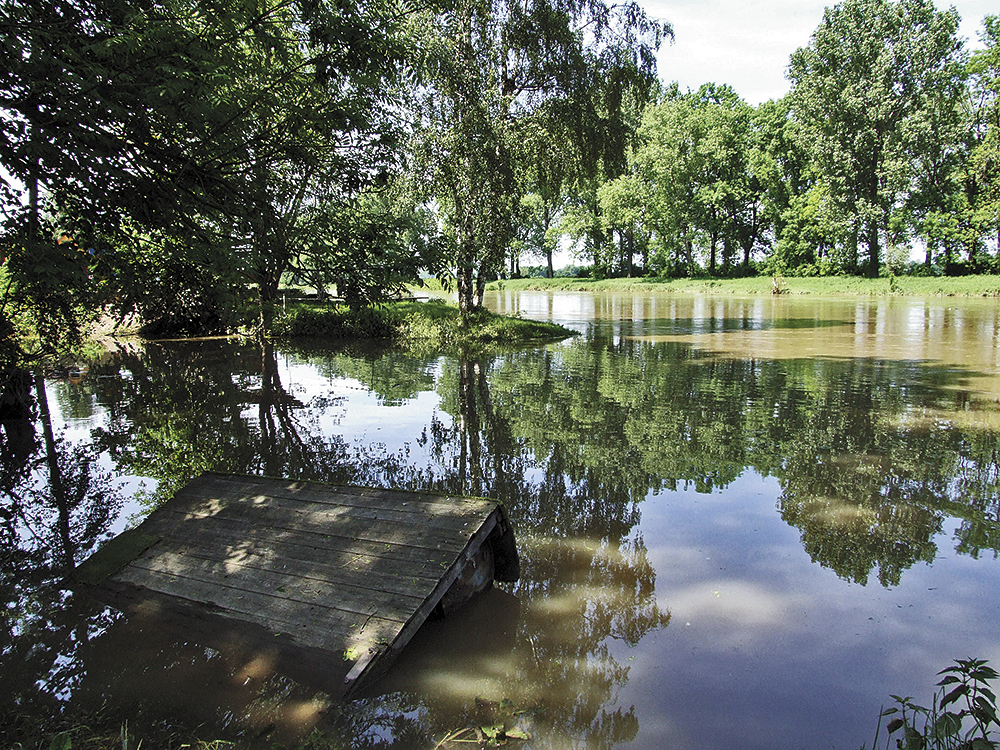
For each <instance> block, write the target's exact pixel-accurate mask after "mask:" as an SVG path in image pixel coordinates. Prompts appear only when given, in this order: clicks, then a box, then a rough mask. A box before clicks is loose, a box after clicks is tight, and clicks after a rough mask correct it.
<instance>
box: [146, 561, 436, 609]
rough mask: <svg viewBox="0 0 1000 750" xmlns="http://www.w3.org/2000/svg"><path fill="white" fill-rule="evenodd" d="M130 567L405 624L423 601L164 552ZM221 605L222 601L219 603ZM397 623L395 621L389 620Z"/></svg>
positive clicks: (317, 575)
mask: <svg viewBox="0 0 1000 750" xmlns="http://www.w3.org/2000/svg"><path fill="white" fill-rule="evenodd" d="M131 567H132V568H135V569H139V570H145V571H147V572H148V573H150V574H151V575H150V576H148V578H151V579H152V578H155V577H156V576H157V575H160V574H168V575H172V576H176V577H178V578H187V579H191V580H193V581H200V582H205V583H222V584H223V585H224V586H226V587H227V588H230V589H236V588H238V589H240V590H241V591H245V592H247V593H250V594H255V593H256V594H263V595H272V592H273V595H275V596H287V597H288V598H289V599H292V600H295V601H299V602H303V603H306V604H315V605H317V606H321V607H326V608H329V609H337V610H341V611H345V612H358V613H361V614H365V615H367V614H368V613H370V612H371V611H372V607H374V608H375V609H377V611H378V612H380V613H381V614H383V615H386V616H388V615H389V613H393V614H396V613H398V619H399V620H400V622H405V621H406V620H407V619H408V618H409V616H410V613H412V612H413V610H414V609H416V608H417V607H419V606H420V604H421V603H422V602H423V599H424V596H423V594H420V595H414V594H413V593H412V589H411V592H410V593H399V592H393V591H380V590H378V589H375V588H373V587H370V586H361V585H357V584H348V583H341V582H336V581H334V582H331V581H330V580H328V579H327V578H326V577H325V576H324V575H323V573H324V571H323V570H322V569H320V570H312V571H308V573H305V572H297V571H294V570H288V571H272V570H264V569H261V568H250V567H246V566H239V565H233V566H230V565H226V564H225V563H223V564H222V565H220V564H219V563H218V562H217V561H215V560H208V559H205V558H200V557H193V556H190V555H182V554H179V553H176V552H168V551H164V552H161V553H159V554H152V555H144V556H142V557H140V558H138V559H136V560H135V561H134V562H133V563H132V565H131ZM220 604H221V602H220ZM393 619H396V618H393Z"/></svg>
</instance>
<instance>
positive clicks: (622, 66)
mask: <svg viewBox="0 0 1000 750" xmlns="http://www.w3.org/2000/svg"><path fill="white" fill-rule="evenodd" d="M411 23H412V29H413V34H414V37H415V38H416V39H418V40H419V44H420V50H421V54H422V57H421V59H420V61H419V62H420V75H421V78H422V81H421V83H422V86H421V87H419V88H418V89H416V90H415V91H414V96H413V98H412V100H411V108H412V116H411V118H410V119H411V121H412V122H413V140H412V144H411V151H412V154H413V169H412V174H411V180H412V183H411V184H412V185H413V191H414V193H415V194H416V195H417V196H418V197H419V199H420V200H422V201H427V202H430V201H432V200H433V201H434V203H435V204H436V206H437V208H438V212H439V217H440V221H441V223H442V225H443V226H444V229H445V234H446V235H447V236H448V238H449V240H450V242H451V244H452V247H453V257H452V265H453V267H454V268H455V274H456V278H457V287H458V298H459V307H460V309H461V310H462V312H463V313H467V312H473V311H474V310H476V309H477V308H478V307H480V306H481V304H482V289H483V285H484V284H485V283H486V280H487V278H488V277H490V276H494V275H495V274H496V273H497V272H498V271H499V270H500V269H501V267H502V265H503V259H504V258H505V256H506V253H507V251H508V248H509V246H510V244H511V243H512V242H513V241H514V240H515V239H517V226H516V223H515V222H516V219H517V214H518V213H519V211H520V210H521V202H520V199H521V196H522V195H523V194H524V193H525V192H526V191H527V190H530V189H532V188H534V189H536V191H537V192H539V194H540V195H542V204H543V206H545V207H547V209H550V208H551V205H552V202H553V201H554V200H555V198H556V196H557V195H558V194H559V192H560V187H559V185H560V182H561V179H560V177H559V176H558V175H556V174H555V173H554V171H553V170H552V169H551V168H550V167H551V166H552V165H553V164H555V163H556V162H557V161H559V160H565V159H567V158H570V159H571V160H572V161H573V162H574V163H579V164H580V165H584V166H582V168H581V170H580V171H581V172H583V173H586V174H587V175H590V176H593V177H596V175H597V172H598V167H597V165H598V164H600V163H601V160H602V158H604V157H605V156H606V154H602V153H601V149H602V147H604V146H605V145H609V144H618V145H619V146H622V139H621V138H616V137H615V135H616V133H615V132H614V131H615V130H616V129H617V128H618V127H619V126H620V124H621V117H620V111H621V109H622V106H623V102H622V98H623V95H625V94H629V93H630V92H632V91H633V90H635V89H636V88H642V87H645V90H647V91H648V89H649V87H650V85H651V82H652V80H653V78H654V71H655V58H654V52H655V49H656V47H657V46H658V45H659V43H660V41H661V39H662V38H663V37H664V36H665V35H666V34H667V33H669V29H668V28H667V27H665V26H664V25H661V24H658V23H656V22H653V21H651V20H649V19H648V18H647V17H646V16H645V14H644V13H643V12H642V10H641V9H640V8H639V6H638V5H636V4H634V3H628V4H623V5H615V6H611V7H609V6H607V5H605V4H604V3H603V2H602V1H601V0H586V1H585V2H579V3H570V4H562V5H557V4H555V3H550V2H538V3H533V4H530V5H527V6H524V5H522V4H520V3H512V2H508V1H507V0H487V1H486V2H476V1H475V0H460V1H459V2H456V3H454V4H453V5H452V6H449V7H447V8H443V9H431V10H427V11H424V12H421V13H414V14H412V16H411ZM599 105H600V106H599ZM553 139H554V140H555V141H556V142H557V143H559V144H560V145H562V144H566V146H567V148H560V149H558V150H550V149H547V148H544V147H543V146H544V145H545V144H546V141H547V140H553ZM522 171H523V172H524V173H526V174H525V175H522V174H521V172H522ZM527 173H533V177H527ZM532 183H534V184H532ZM542 223H543V225H545V226H544V229H543V233H544V232H545V231H547V230H548V224H549V221H548V219H543V220H542Z"/></svg>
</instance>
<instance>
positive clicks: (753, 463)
mask: <svg viewBox="0 0 1000 750" xmlns="http://www.w3.org/2000/svg"><path fill="white" fill-rule="evenodd" d="M488 302H489V305H490V306H491V308H493V309H495V310H498V311H501V312H505V313H515V314H520V315H523V316H525V317H531V318H540V319H547V320H554V321H556V322H559V323H562V324H564V325H566V326H567V327H569V328H571V329H573V330H575V331H576V332H578V334H579V335H577V336H575V337H572V338H568V339H566V340H564V341H561V342H557V343H552V344H547V345H544V346H535V347H523V348H518V349H514V350H502V351H494V352H489V353H486V354H478V353H477V354H470V355H468V356H467V357H465V358H458V359H456V358H454V357H450V356H441V355H440V354H439V353H437V352H433V351H430V352H411V353H400V352H395V351H391V350H389V351H386V350H367V349H359V348H351V347H349V348H346V349H345V348H342V347H341V348H338V347H331V346H324V345H322V344H319V343H315V342H311V343H308V344H296V345H288V346H286V345H278V346H276V347H273V348H272V347H261V346H255V345H250V344H242V343H237V342H233V341H226V340H211V341H187V342H154V343H146V344H142V345H140V344H126V345H123V346H122V348H121V349H119V350H118V351H116V352H114V353H110V354H108V355H107V356H105V357H104V358H102V359H101V360H100V361H98V362H94V363H90V364H89V368H87V369H86V370H82V369H81V370H78V371H71V372H67V373H65V374H63V376H61V377H58V378H50V379H48V380H47V381H45V382H44V388H43V389H39V388H38V387H36V384H30V383H29V384H27V385H26V386H25V387H26V389H28V390H29V391H30V392H31V393H33V394H34V396H35V401H36V405H35V412H36V414H37V416H38V418H37V420H35V421H34V422H23V423H15V422H7V423H4V428H3V430H2V431H0V439H2V440H3V449H4V450H3V465H2V466H0V521H2V524H3V525H2V530H3V534H4V538H3V540H2V542H3V551H2V555H3V564H2V568H0V575H2V580H0V586H2V587H3V591H4V594H5V596H6V598H7V609H6V621H5V633H4V635H3V636H0V637H3V638H5V639H6V641H5V642H4V643H3V651H2V656H0V659H2V661H0V695H3V696H5V698H3V700H4V701H6V702H7V703H8V704H13V705H14V706H15V707H18V708H19V710H27V709H29V708H30V709H32V710H57V709H61V708H64V707H69V709H75V708H82V709H87V710H90V711H94V710H97V709H98V708H100V707H101V706H102V705H103V706H105V707H110V709H111V710H114V711H118V712H120V713H121V714H123V715H129V716H134V717H137V718H136V719H135V723H133V724H131V725H130V726H132V727H133V729H132V731H135V732H136V733H137V736H141V721H140V720H139V718H138V717H144V718H143V720H145V721H167V722H183V723H187V724H193V725H197V724H200V725H202V730H201V733H202V734H203V735H209V736H221V737H229V738H235V739H238V740H240V741H241V742H243V743H244V744H259V743H265V742H266V743H274V742H278V743H284V744H294V743H298V742H302V741H304V740H305V739H306V738H309V741H310V742H311V743H312V745H311V746H313V747H330V748H333V747H344V748H347V747H350V748H368V747H371V748H422V749H427V750H430V748H433V747H434V746H435V744H436V743H437V742H439V741H440V740H442V739H443V738H445V737H447V736H449V735H457V737H456V738H457V739H463V738H465V739H469V738H474V736H475V735H474V734H472V733H471V732H466V733H465V734H458V733H460V732H461V731H462V730H471V729H473V728H476V727H478V728H480V731H483V730H482V727H487V728H489V727H493V726H496V725H498V724H501V723H503V724H505V725H506V726H507V728H508V729H511V730H515V731H513V732H512V734H515V735H521V734H523V735H526V736H529V737H530V739H519V738H514V737H512V738H511V739H509V740H508V743H509V745H510V746H512V747H525V748H529V747H530V748H584V747H586V748H679V749H681V750H687V749H691V750H694V749H696V748H734V747H739V748H831V747H833V748H857V747H859V746H860V745H861V744H862V743H866V742H867V743H869V744H870V743H871V741H872V739H873V737H874V733H875V726H876V723H877V721H878V714H879V710H880V708H881V707H882V706H883V705H888V704H889V703H890V702H891V699H890V697H889V696H890V694H898V695H911V696H914V697H915V698H917V699H918V702H929V701H930V699H931V694H932V692H933V686H934V683H935V682H936V681H937V679H938V678H937V677H936V673H937V672H938V670H940V669H942V668H944V667H947V666H950V664H951V663H952V661H953V660H954V659H957V658H965V657H970V656H972V657H978V658H983V659H989V660H990V661H991V662H992V663H993V664H994V665H995V666H1000V640H998V639H997V636H996V634H997V633H998V632H1000V575H998V573H1000V561H998V560H997V553H998V550H1000V522H998V512H1000V306H998V304H997V302H996V301H994V300H954V299H930V300H919V299H909V298H891V299H870V300H869V299H794V298H788V297H773V298H772V297H767V298H747V299H737V298H727V297H699V296H687V295H683V296H678V295H647V294H635V295H632V294H617V295H614V294H609V295H598V294H570V293H565V294H563V293H554V294H542V293H519V294H512V293H508V292H498V293H494V295H493V296H492V297H491V298H490V299H489V300H488ZM206 470H217V471H224V472H233V473H244V474H256V475H267V476H283V477H292V478H296V479H307V480H318V481H326V482H334V483H349V484H357V485H370V486H385V487H398V488H402V489H411V490H434V491H441V492H448V493H463V494H469V495H481V496H486V497H491V498H496V499H499V500H502V501H503V502H504V503H505V504H506V505H507V508H508V514H509V516H510V519H511V522H512V524H513V525H514V527H515V531H516V534H517V538H518V544H519V549H520V553H521V561H522V571H521V573H522V575H521V579H520V581H518V582H517V583H514V584H499V585H497V586H496V587H495V588H494V590H493V591H491V592H489V593H488V594H486V595H483V596H482V597H480V598H479V599H478V600H476V601H474V602H473V603H472V604H470V605H468V606H467V607H466V608H465V609H463V610H462V611H461V612H459V613H458V614H457V616H456V617H455V618H453V619H451V620H445V621H440V622H434V623H430V624H429V625H428V626H426V627H425V628H424V630H423V631H422V632H421V633H419V634H418V636H417V638H416V639H415V640H414V641H413V642H412V643H411V644H410V646H409V647H408V648H407V650H406V651H405V652H404V654H403V656H402V658H401V659H400V660H399V661H398V662H397V663H396V664H395V665H394V666H393V667H392V669H391V670H390V672H389V673H388V674H387V675H386V676H385V678H384V679H383V680H382V681H381V682H379V683H378V684H377V685H376V686H375V687H374V688H373V689H371V690H370V691H369V693H368V694H366V695H364V696H362V697H361V698H360V699H359V700H356V701H353V702H351V703H348V704H332V703H330V702H329V701H327V700H326V698H325V695H324V686H323V680H322V675H308V674H299V673H295V674H291V673H289V671H288V670H286V669H280V670H279V669H278V668H277V667H276V666H275V664H274V663H273V660H271V659H270V657H269V654H268V652H267V651H266V650H265V651H261V650H255V649H252V648H250V647H248V646H247V645H246V644H243V643H240V642H238V641H233V642H224V643H219V642H212V643H206V642H203V641H201V640H198V639H195V638H192V637H190V636H189V635H188V634H185V633H178V632H173V631H170V630H168V629H160V628H157V629H155V630H154V629H151V628H149V627H148V626H146V625H144V623H143V622H142V621H141V620H140V619H138V618H135V619H133V620H132V621H127V620H125V619H124V618H122V617H121V616H119V615H117V614H116V613H114V612H113V611H111V610H106V609H103V608H100V607H99V606H96V605H93V604H91V603H88V602H84V601H83V600H82V598H81V597H79V596H74V595H72V594H70V593H68V592H67V591H66V590H65V589H64V587H63V583H62V582H63V580H64V576H65V572H66V570H67V569H68V568H69V567H70V566H72V565H73V564H77V563H79V562H80V561H81V560H83V559H85V558H86V557H87V556H88V554H89V553H90V552H91V551H92V550H93V549H95V548H96V547H97V546H99V545H100V543H101V542H102V541H104V540H105V539H107V538H108V537H109V536H110V535H111V534H114V533H117V532H118V531H121V530H123V529H124V528H127V527H129V526H132V525H134V524H135V523H137V521H138V520H139V519H141V517H142V515H143V513H145V512H147V511H148V509H149V508H151V507H154V506H155V505H156V504H157V503H158V502H160V501H161V500H162V499H164V498H166V497H169V496H170V494H171V493H172V492H173V491H174V490H175V489H176V488H177V487H179V486H180V485H182V484H184V483H185V482H186V481H188V480H189V479H190V478H191V477H193V476H196V475H197V474H198V473H200V472H202V471H206ZM303 671H304V672H305V671H307V670H303ZM137 724H138V725H139V728H136V725H137ZM446 746H452V745H446ZM454 746H457V745H454Z"/></svg>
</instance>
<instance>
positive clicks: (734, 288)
mask: <svg viewBox="0 0 1000 750" xmlns="http://www.w3.org/2000/svg"><path fill="white" fill-rule="evenodd" d="M776 286H777V288H778V290H779V291H780V292H781V293H782V294H792V295H816V296H824V295H825V296H866V297H886V296H893V295H901V296H913V297H1000V276H994V275H981V276H954V277H944V276H941V277H936V276H893V277H886V278H878V279H866V278H861V277H858V276H811V277H785V278H783V279H778V280H777V282H776V281H775V279H773V278H772V277H770V276H754V277H749V278H743V279H657V278H635V279H601V280H594V279H568V278H561V279H510V280H506V281H496V282H493V283H492V284H489V285H488V286H487V289H489V290H497V289H506V290H511V291H567V292H648V293H665V294H669V293H673V294H727V295H757V294H768V295H769V294H773V293H774V290H775V287H776Z"/></svg>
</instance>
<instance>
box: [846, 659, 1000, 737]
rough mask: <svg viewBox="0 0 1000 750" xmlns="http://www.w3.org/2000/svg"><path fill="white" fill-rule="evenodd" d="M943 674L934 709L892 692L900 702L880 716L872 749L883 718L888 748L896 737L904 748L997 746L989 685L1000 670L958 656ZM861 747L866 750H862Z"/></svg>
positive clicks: (993, 698) (994, 702)
mask: <svg viewBox="0 0 1000 750" xmlns="http://www.w3.org/2000/svg"><path fill="white" fill-rule="evenodd" d="M938 675H939V676H940V675H943V677H942V679H941V681H940V682H938V687H939V688H940V690H939V691H938V692H937V693H935V694H934V698H933V701H932V703H931V706H930V708H927V707H925V706H921V705H918V704H916V703H914V702H913V699H912V698H911V697H909V696H906V697H901V696H898V695H893V696H891V697H892V699H893V700H894V701H895V702H896V705H895V706H893V707H891V708H887V709H885V710H883V711H882V712H881V714H880V715H879V726H878V730H876V732H875V741H874V742H873V743H872V748H873V750H877V748H878V743H879V734H880V732H881V729H882V720H883V719H886V718H888V717H892V718H891V719H890V720H889V721H888V722H887V723H886V725H885V730H886V733H887V737H886V741H885V747H886V748H888V747H889V743H890V742H891V741H892V739H893V735H895V736H896V743H895V745H896V747H898V748H903V749H904V750H939V749H940V750H996V748H997V740H996V739H994V738H995V737H996V736H997V730H1000V720H998V718H997V698H996V695H995V694H994V692H993V691H992V690H991V689H990V687H989V683H990V681H991V680H995V679H996V678H997V676H998V675H997V672H996V670H994V669H993V668H992V667H990V666H989V664H988V663H987V662H986V661H985V660H982V659H956V660H955V665H954V666H951V667H948V668H947V669H942V670H941V671H940V672H938ZM862 750H863V749H862Z"/></svg>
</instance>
